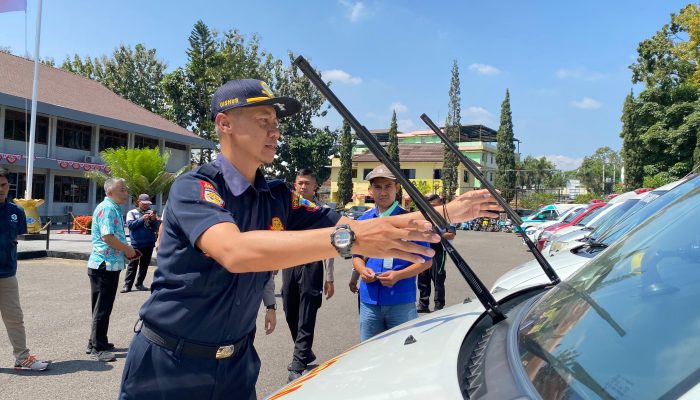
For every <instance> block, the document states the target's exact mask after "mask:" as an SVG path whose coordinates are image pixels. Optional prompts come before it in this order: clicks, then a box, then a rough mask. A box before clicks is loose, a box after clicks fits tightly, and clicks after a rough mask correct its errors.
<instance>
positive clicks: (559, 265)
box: [491, 251, 591, 293]
mask: <svg viewBox="0 0 700 400" xmlns="http://www.w3.org/2000/svg"><path fill="white" fill-rule="evenodd" d="M589 260H591V259H590V258H588V257H583V256H579V255H577V254H575V253H572V252H571V251H562V252H559V253H557V254H555V255H553V256H551V257H547V261H549V264H550V265H551V266H552V268H554V271H556V273H557V275H559V278H561V279H562V280H564V279H566V278H568V277H569V276H571V275H572V274H573V273H574V272H576V270H578V269H579V268H580V267H581V266H582V265H583V264H585V263H586V262H588V261H589ZM547 283H549V278H548V277H547V275H545V273H544V271H543V270H542V267H540V264H539V263H538V262H537V260H532V261H530V262H527V263H525V264H521V265H518V266H517V267H515V268H513V269H511V270H510V271H508V272H506V273H505V274H503V275H501V277H500V278H498V279H497V280H496V283H494V284H493V289H491V292H492V293H499V292H501V291H502V290H504V289H505V290H512V289H522V288H525V287H531V286H535V285H542V284H547Z"/></svg>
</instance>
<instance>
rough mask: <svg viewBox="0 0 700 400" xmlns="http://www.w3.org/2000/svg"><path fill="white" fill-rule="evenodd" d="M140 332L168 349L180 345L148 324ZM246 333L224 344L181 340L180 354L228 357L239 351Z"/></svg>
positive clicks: (218, 357) (174, 348) (243, 343)
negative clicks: (203, 343) (236, 339)
mask: <svg viewBox="0 0 700 400" xmlns="http://www.w3.org/2000/svg"><path fill="white" fill-rule="evenodd" d="M141 334H143V335H144V336H145V337H146V338H148V340H150V341H151V342H153V343H154V344H156V345H158V346H160V347H162V348H164V349H168V350H170V351H176V350H177V348H178V345H180V340H179V339H176V338H174V337H172V336H169V335H167V334H164V333H162V332H158V331H156V330H153V329H152V328H149V327H148V325H146V324H143V326H142V327H141ZM247 339H248V335H245V336H244V337H243V339H241V340H239V341H237V342H235V343H233V344H229V345H224V346H207V345H202V344H196V343H192V342H187V341H184V340H183V341H182V344H181V345H180V346H181V354H185V355H188V356H192V357H203V358H215V359H217V360H220V359H223V358H228V357H231V356H233V355H234V354H236V352H238V351H240V350H241V348H242V347H243V345H245V342H246V340H247Z"/></svg>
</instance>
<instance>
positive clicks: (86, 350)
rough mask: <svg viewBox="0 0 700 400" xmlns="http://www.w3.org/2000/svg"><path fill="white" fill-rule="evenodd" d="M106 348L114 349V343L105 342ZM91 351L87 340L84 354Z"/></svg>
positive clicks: (90, 344) (90, 345)
mask: <svg viewBox="0 0 700 400" xmlns="http://www.w3.org/2000/svg"><path fill="white" fill-rule="evenodd" d="M107 350H110V351H112V350H114V343H107ZM90 353H92V343H89V342H88V345H87V347H86V348H85V354H90Z"/></svg>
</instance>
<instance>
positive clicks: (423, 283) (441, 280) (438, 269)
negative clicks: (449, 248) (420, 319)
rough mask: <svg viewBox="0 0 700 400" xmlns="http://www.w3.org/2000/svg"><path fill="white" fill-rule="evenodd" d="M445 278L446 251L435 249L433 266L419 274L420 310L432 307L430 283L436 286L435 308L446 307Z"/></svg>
mask: <svg viewBox="0 0 700 400" xmlns="http://www.w3.org/2000/svg"><path fill="white" fill-rule="evenodd" d="M445 278H447V273H446V272H445V250H444V249H443V248H442V246H440V248H439V250H438V249H437V248H436V249H435V256H434V257H433V265H431V266H430V268H428V269H426V270H425V271H423V272H421V273H420V274H418V279H417V280H418V292H419V295H420V297H419V300H418V308H428V306H429V305H430V292H431V287H430V281H432V282H433V283H434V285H435V300H434V301H435V307H436V308H438V309H439V308H442V307H444V306H445Z"/></svg>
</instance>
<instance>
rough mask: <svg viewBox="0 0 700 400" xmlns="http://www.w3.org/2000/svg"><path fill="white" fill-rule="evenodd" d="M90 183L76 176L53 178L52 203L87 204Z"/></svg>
mask: <svg viewBox="0 0 700 400" xmlns="http://www.w3.org/2000/svg"><path fill="white" fill-rule="evenodd" d="M89 188H90V181H89V180H87V179H86V178H81V177H77V176H60V175H57V176H55V177H54V182H53V201H55V202H59V203H87V202H88V193H89Z"/></svg>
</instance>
